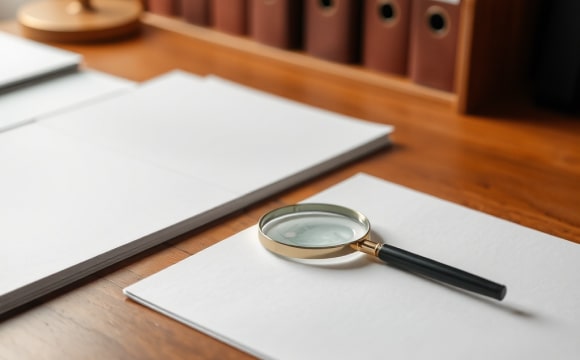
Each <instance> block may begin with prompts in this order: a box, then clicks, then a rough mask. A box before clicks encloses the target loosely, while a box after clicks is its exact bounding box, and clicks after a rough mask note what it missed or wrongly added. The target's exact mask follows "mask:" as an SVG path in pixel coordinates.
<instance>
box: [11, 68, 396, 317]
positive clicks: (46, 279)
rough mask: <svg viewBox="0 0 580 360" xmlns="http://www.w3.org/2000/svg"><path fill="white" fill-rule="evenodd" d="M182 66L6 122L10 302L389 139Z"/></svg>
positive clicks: (380, 130)
mask: <svg viewBox="0 0 580 360" xmlns="http://www.w3.org/2000/svg"><path fill="white" fill-rule="evenodd" d="M391 131H392V128H391V127H390V126H386V125H380V124H374V123H369V122H364V121H361V120H356V119H352V118H348V117H345V116H341V115H338V114H334V113H330V112H327V111H322V110H319V109H316V108H312V107H308V106H304V105H300V104H298V103H294V102H290V101H288V100H284V99H281V98H277V97H274V96H271V95H267V94H264V93H260V92H257V91H254V90H250V89H247V88H243V87H240V86H238V85H234V84H231V83H229V82H227V81H224V80H220V79H217V78H212V79H208V80H205V79H203V78H198V77H195V76H193V75H189V74H186V73H183V72H179V71H176V72H173V73H170V74H168V75H165V76H162V77H159V78H157V79H154V80H152V81H150V82H148V83H145V84H144V85H142V86H140V87H138V88H136V89H135V90H132V91H128V92H123V93H121V94H119V95H117V96H114V97H110V98H107V99H103V100H101V101H98V102H90V103H87V104H85V105H83V106H82V107H77V108H74V109H69V110H68V111H66V112H59V113H57V114H56V115H53V116H50V117H42V118H40V119H37V121H36V122H35V123H32V124H28V125H25V126H22V127H19V128H15V129H12V130H10V131H7V132H4V133H0V169H2V186H1V187H0V198H1V199H2V201H1V202H0V241H1V242H2V249H3V250H2V251H1V252H0V274H11V275H10V276H2V277H1V278H0V313H1V312H4V311H7V310H9V309H11V308H13V307H15V306H18V305H19V304H22V303H24V302H26V301H29V300H31V299H33V298H35V297H38V296H40V295H42V294H45V293H47V292H49V291H51V290H53V289H55V288H58V287H60V286H62V285H64V284H67V283H70V282H71V281H74V280H76V279H78V278H80V277H82V276H85V275H87V274H90V273H91V272H94V271H96V270H98V269H101V268H103V267H105V266H107V265H110V264H112V263H114V262H116V261H119V260H121V259H124V258H126V257H128V256H131V255H133V254H136V253H138V252H139V251H142V250H144V249H146V248H148V247H151V246H154V245H156V244H159V243H161V242H163V241H165V240H168V239H170V238H172V237H174V236H176V235H178V234H181V233H183V232H185V231H188V230H191V229H194V228H196V227H198V226H201V225H204V224H206V223H208V222H209V221H212V220H215V219H217V218H219V217H221V216H224V215H226V214H228V213H230V212H232V211H235V210H238V209H240V208H241V207H243V206H246V205H248V204H250V203H252V202H254V201H256V200H258V199H261V198H264V197H266V196H269V195H271V194H273V193H275V192H277V191H279V190H281V189H284V188H286V187H288V186H291V185H294V184H297V183H298V182H300V181H303V180H305V179H307V178H309V177H312V176H315V175H317V174H320V173H321V172H323V171H325V170H328V169H330V168H331V167H334V166H337V165H339V164H342V163H344V162H347V161H349V160H351V159H354V158H356V157H359V156H361V155H363V154H366V153H368V152H371V151H374V150H377V149H379V148H381V147H384V146H386V145H387V144H388V143H389V138H388V135H389V133H390V132H391Z"/></svg>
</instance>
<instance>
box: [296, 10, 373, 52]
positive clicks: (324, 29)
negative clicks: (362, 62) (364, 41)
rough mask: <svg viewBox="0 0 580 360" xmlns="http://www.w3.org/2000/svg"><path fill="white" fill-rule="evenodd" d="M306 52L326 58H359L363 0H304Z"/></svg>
mask: <svg viewBox="0 0 580 360" xmlns="http://www.w3.org/2000/svg"><path fill="white" fill-rule="evenodd" d="M305 1H306V3H305V44H304V46H305V50H306V53H308V54H310V55H312V56H316V57H319V58H323V59H326V60H331V61H336V62H341V63H354V62H358V61H359V59H360V42H361V39H360V36H361V10H362V2H361V1H360V0H305Z"/></svg>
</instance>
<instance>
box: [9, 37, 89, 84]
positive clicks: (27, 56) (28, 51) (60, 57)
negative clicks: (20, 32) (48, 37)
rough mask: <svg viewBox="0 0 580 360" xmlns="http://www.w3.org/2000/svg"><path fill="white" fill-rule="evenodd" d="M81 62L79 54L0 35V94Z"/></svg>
mask: <svg viewBox="0 0 580 360" xmlns="http://www.w3.org/2000/svg"><path fill="white" fill-rule="evenodd" d="M81 60H82V57H81V56H80V55H79V54H75V53H73V52H70V51H66V50H61V49H57V48H55V47H51V46H47V45H44V44H42V43H39V42H35V41H31V40H27V39H24V38H22V37H20V36H15V35H11V34H8V33H5V32H0V90H1V89H3V88H6V87H8V86H12V85H15V84H18V83H22V82H26V81H30V80H32V79H35V78H38V77H42V76H46V75H49V74H54V73H58V72H61V71H67V70H72V69H75V68H77V66H78V65H79V64H80V62H81Z"/></svg>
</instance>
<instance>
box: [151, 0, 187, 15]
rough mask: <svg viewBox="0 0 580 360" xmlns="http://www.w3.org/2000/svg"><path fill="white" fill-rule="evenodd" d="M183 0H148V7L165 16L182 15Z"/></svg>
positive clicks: (153, 11)
mask: <svg viewBox="0 0 580 360" xmlns="http://www.w3.org/2000/svg"><path fill="white" fill-rule="evenodd" d="M181 1H182V0H148V3H147V9H148V10H149V11H151V12H152V13H155V14H159V15H165V16H179V15H181Z"/></svg>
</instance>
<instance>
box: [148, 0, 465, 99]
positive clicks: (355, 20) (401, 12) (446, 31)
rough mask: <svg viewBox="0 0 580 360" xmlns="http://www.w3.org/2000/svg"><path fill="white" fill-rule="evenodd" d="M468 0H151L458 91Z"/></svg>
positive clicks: (277, 42)
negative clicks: (457, 70) (463, 2)
mask: <svg viewBox="0 0 580 360" xmlns="http://www.w3.org/2000/svg"><path fill="white" fill-rule="evenodd" d="M460 7H461V0H146V8H147V10H148V11H150V12H152V13H157V14H160V15H167V16H175V17H181V18H182V19H183V20H184V21H186V22H189V23H192V24H196V25H201V26H207V27H213V28H214V29H216V30H219V31H223V32H226V33H230V34H235V35H242V36H248V37H250V38H252V39H254V40H255V41H258V42H260V43H263V44H266V45H270V46H274V47H278V48H283V49H289V50H290V49H295V50H303V51H304V52H305V53H306V54H308V55H311V56H314V57H318V58H322V59H325V60H329V61H334V62H339V63H346V64H360V65H362V66H364V67H366V68H369V69H372V70H376V71H379V72H383V73H388V74H392V75H396V76H401V77H407V78H409V79H411V80H412V81H413V82H414V83H417V84H420V85H423V86H427V87H431V88H435V89H439V90H443V91H447V92H453V91H454V82H455V68H456V57H457V55H456V54H457V41H458V37H459V25H460V24H459V22H460V13H461V11H460V10H461V9H460Z"/></svg>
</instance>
